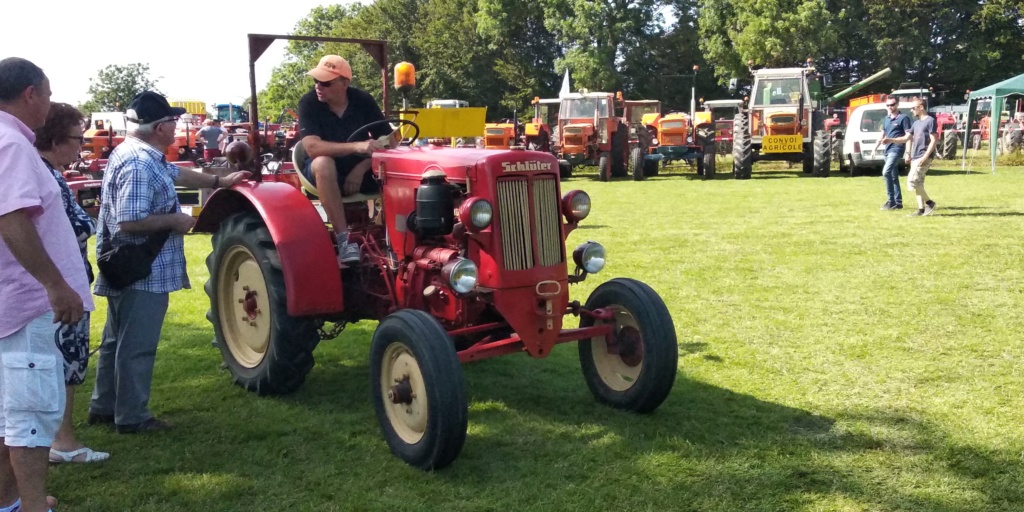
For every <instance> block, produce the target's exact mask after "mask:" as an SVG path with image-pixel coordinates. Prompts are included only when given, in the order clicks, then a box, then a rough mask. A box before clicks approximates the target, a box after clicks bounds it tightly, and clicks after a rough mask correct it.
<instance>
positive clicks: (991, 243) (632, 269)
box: [50, 158, 1024, 512]
mask: <svg viewBox="0 0 1024 512" xmlns="http://www.w3.org/2000/svg"><path fill="white" fill-rule="evenodd" d="M974 163H975V164H976V165H977V167H976V168H975V169H976V170H975V172H973V173H971V174H967V173H964V172H962V171H960V170H959V161H958V162H957V163H956V165H953V164H952V163H944V162H938V163H937V164H936V168H935V169H934V170H933V171H932V172H931V173H930V174H929V178H928V181H927V185H928V189H929V192H931V194H932V195H933V197H934V199H935V200H936V201H937V203H938V209H937V211H936V213H935V215H934V216H931V217H923V218H910V217H908V216H907V214H908V213H910V212H911V211H912V209H911V208H909V205H911V204H912V203H913V197H912V195H910V192H909V191H907V190H904V194H905V199H904V201H905V202H906V204H907V205H908V209H906V210H902V211H892V212H882V211H879V209H878V207H879V205H881V203H882V202H884V201H885V194H884V186H883V184H882V181H881V179H880V178H879V177H877V176H864V177H856V178H849V177H839V176H835V175H833V177H831V178H828V179H817V178H810V177H805V176H803V175H801V174H800V172H799V169H798V167H795V168H794V169H792V170H788V169H786V168H785V166H784V165H778V164H776V166H774V167H766V166H761V165H760V164H759V165H758V166H755V173H754V179H752V180H749V181H735V180H732V179H731V178H729V177H728V176H727V175H726V173H725V172H724V170H725V169H724V167H725V165H721V166H720V170H719V179H717V180H714V181H700V180H697V179H695V178H696V177H695V176H693V175H692V173H691V172H690V171H689V169H688V168H686V167H685V166H681V167H677V168H669V169H667V171H668V173H667V174H663V175H662V176H659V177H656V178H652V179H649V180H648V181H645V182H632V181H617V182H611V183H600V182H597V181H596V180H595V179H594V178H595V175H594V174H592V173H591V174H586V173H584V174H582V175H579V176H577V177H574V178H573V179H571V180H569V181H568V182H567V183H568V184H567V185H565V186H564V187H563V188H583V189H585V190H587V191H588V192H589V193H590V195H591V196H592V198H593V201H594V210H593V213H592V214H591V215H590V218H588V219H587V220H586V221H585V223H584V225H583V226H582V228H581V229H579V230H577V231H576V232H575V233H573V235H572V238H571V240H570V242H569V243H570V245H571V246H575V244H576V243H579V242H580V241H583V240H588V239H589V240H598V241H600V242H602V243H603V244H604V245H605V246H606V247H607V248H608V254H609V257H608V260H609V264H608V266H607V268H606V269H605V270H604V271H603V272H602V273H600V274H598V275H596V276H592V277H591V278H590V279H588V280H587V281H586V282H585V283H583V284H582V285H577V286H576V288H575V289H574V296H573V297H574V298H578V299H580V300H585V298H586V295H587V294H588V293H589V292H590V290H592V289H593V288H594V287H595V286H596V285H597V284H599V283H600V282H603V281H605V280H607V279H610V278H612V277H617V276H628V277H633V278H637V279H640V280H643V281H645V282H647V283H649V284H650V285H651V286H653V287H654V289H655V290H657V291H658V292H659V293H660V294H661V295H662V297H663V298H664V299H665V301H666V303H667V304H668V306H669V310H670V311H671V312H672V316H673V319H674V321H675V327H676V331H677V335H678V338H679V354H680V368H679V376H678V378H677V381H676V385H675V388H674V390H673V392H672V394H671V395H670V397H669V398H668V400H667V401H666V402H665V403H664V404H663V405H662V406H661V408H660V409H658V410H657V411H655V413H654V414H651V415H649V416H635V415H631V414H627V413H622V412H619V411H615V410H612V409H609V408H607V407H604V406H601V405H598V404H597V403H595V401H594V400H593V398H592V396H591V395H590V393H589V391H588V390H587V388H586V386H585V384H584V382H583V379H582V377H581V375H580V371H579V363H578V361H577V356H576V347H575V345H573V344H568V345H560V346H559V347H557V348H556V349H555V351H554V352H553V353H552V355H551V356H550V357H549V358H547V359H545V360H532V359H530V358H529V357H527V356H522V355H519V356H509V357H503V358H497V359H492V360H487V361H483V362H479V363H474V364H471V365H467V366H464V367H463V369H464V372H465V378H466V381H467V388H468V390H469V398H470V413H469V435H468V439H467V442H466V444H465V447H464V448H463V451H462V453H461V455H460V457H459V458H458V459H457V460H456V461H455V463H454V464H453V465H452V466H450V467H449V468H447V469H445V470H443V471H439V472H435V473H423V472H420V471H418V470H415V469H412V468H410V467H408V466H406V465H405V464H403V463H402V462H401V461H399V460H398V459H396V458H394V457H393V456H392V455H391V454H390V452H389V450H388V448H387V446H386V445H385V443H384V440H383V438H382V436H381V435H380V431H379V428H378V426H377V422H376V418H375V415H374V412H373V406H372V403H371V401H370V396H369V395H370V391H369V369H368V368H367V359H368V346H369V339H370V336H371V334H372V332H373V329H374V327H375V325H376V324H375V323H361V324H356V325H354V326H350V327H349V329H348V330H346V331H345V332H344V333H343V334H342V335H341V337H340V338H339V339H337V340H333V341H330V342H325V343H323V344H322V345H321V346H320V347H319V348H318V349H317V353H316V356H317V365H316V368H314V370H313V371H312V373H311V374H310V376H309V378H308V380H307V381H306V384H305V386H304V387H303V388H302V389H301V390H300V391H298V392H297V393H295V394H292V395H289V396H285V397H278V398H261V397H257V396H255V395H252V394H249V393H247V392H244V391H243V390H241V389H240V388H237V387H235V386H233V385H231V384H230V382H229V376H228V375H227V373H226V371H224V370H221V369H220V362H221V361H220V355H219V353H218V351H217V350H216V349H215V348H213V347H211V345H210V341H211V338H212V336H213V334H212V329H211V326H210V325H209V323H208V322H207V321H206V320H205V318H204V315H205V312H206V310H207V308H208V301H207V298H206V296H205V294H204V293H203V291H202V284H203V283H204V282H205V281H206V279H207V271H206V268H205V266H204V263H203V262H204V258H205V256H206V254H207V252H208V251H209V248H210V244H209V237H207V236H202V235H195V236H190V237H188V239H187V244H186V249H187V252H188V260H189V270H190V276H191V278H192V285H193V289H192V290H188V291H184V292H179V293H175V294H173V295H172V296H171V309H170V311H169V313H168V316H167V321H166V323H165V324H164V331H163V339H162V340H161V345H160V349H159V355H158V358H157V365H156V373H155V377H154V386H153V398H152V403H151V406H152V409H153V410H154V411H155V413H156V414H158V415H159V416H160V417H163V418H166V419H169V420H170V421H172V422H174V423H175V424H176V425H177V429H175V430H173V431H171V432H167V433H158V434H151V435H139V436H119V435H116V434H113V433H112V432H110V431H109V430H108V429H105V428H101V427H90V426H87V425H85V424H84V418H85V412H86V408H87V405H88V396H89V393H90V391H91V388H92V375H91V373H90V379H89V380H88V381H87V382H86V384H85V385H84V386H83V387H82V388H81V389H80V390H79V393H78V396H77V398H78V403H77V404H76V414H77V418H78V419H79V423H80V424H79V425H77V430H78V433H79V436H80V438H81V439H82V440H84V441H85V442H86V443H87V444H88V445H90V446H92V447H94V448H97V449H102V450H107V451H110V452H111V453H112V454H113V457H112V458H111V460H110V461H108V462H105V463H102V464H96V465H74V466H72V465H65V466H59V467H54V468H53V470H52V472H51V479H50V490H51V493H53V494H55V495H56V496H57V497H58V498H59V499H61V501H62V503H63V505H62V506H61V510H73V511H122V510H133V511H134V510H138V511H154V512H155V511H195V510H209V511H260V510H303V511H304V510H310V511H321V510H323V511H328V510H389V511H407V510H408V511H413V510H423V511H433V510H446V511H477V510H517V511H519V510H530V511H562V510H571V511H576V510H578V511H596V510H600V511H612V510H630V511H643V510H649V511H688V510H701V511H723V512H724V511H740V510H758V511H760V510H778V511H791V510H793V511H861V510H863V511H876V510H877V511H895V510H907V511H977V510H992V511H995V510H1006V511H1011V510H1021V509H1022V507H1024V487H1022V484H1021V482H1024V430H1022V427H1021V425H1022V424H1024V412H1022V411H1024V399H1022V398H1021V390H1022V389H1024V369H1022V368H1024V347H1022V344H1021V342H1020V339H1021V336H1020V333H1022V332H1024V318H1022V317H1021V315H1020V314H1019V311H1021V310H1022V306H1024V296H1022V289H1024V272H1022V265H1021V260H1022V249H1021V244H1020V242H1019V236H1020V233H1021V232H1022V231H1024V197H1022V194H1021V191H1022V190H1024V168H1022V167H1015V168H1014V167H1000V168H999V169H998V170H997V173H996V174H991V173H989V172H988V171H987V160H984V159H981V158H979V159H977V160H975V161H974ZM981 169H984V171H982V172H978V171H979V170H981ZM584 171H586V169H584ZM903 181H904V183H905V178H904V180H903ZM98 306H99V308H100V311H97V313H96V314H95V316H94V317H93V318H94V320H93V336H94V340H95V339H96V338H98V334H99V331H100V329H101V327H102V325H103V321H104V312H103V311H102V310H103V308H104V307H105V304H104V303H103V302H102V301H100V302H99V303H98ZM94 344H95V341H94Z"/></svg>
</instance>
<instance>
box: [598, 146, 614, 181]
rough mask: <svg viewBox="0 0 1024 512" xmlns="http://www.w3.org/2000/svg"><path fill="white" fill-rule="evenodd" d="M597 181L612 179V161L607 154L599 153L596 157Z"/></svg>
mask: <svg viewBox="0 0 1024 512" xmlns="http://www.w3.org/2000/svg"><path fill="white" fill-rule="evenodd" d="M597 179H599V180H601V181H608V180H610V179H612V160H611V157H609V156H608V153H607V152H604V153H601V154H600V155H598V157H597Z"/></svg>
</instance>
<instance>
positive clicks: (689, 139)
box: [686, 135, 693, 144]
mask: <svg viewBox="0 0 1024 512" xmlns="http://www.w3.org/2000/svg"><path fill="white" fill-rule="evenodd" d="M686 143H687V144H693V137H690V136H689V135H687V136H686Z"/></svg>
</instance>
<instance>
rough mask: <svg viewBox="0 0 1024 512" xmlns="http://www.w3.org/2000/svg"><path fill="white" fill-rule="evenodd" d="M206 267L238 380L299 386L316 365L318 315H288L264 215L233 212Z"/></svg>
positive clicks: (256, 385) (258, 385) (255, 387)
mask: <svg viewBox="0 0 1024 512" xmlns="http://www.w3.org/2000/svg"><path fill="white" fill-rule="evenodd" d="M206 267H207V268H208V269H209V271H210V280H209V281H207V282H206V285H205V286H204V289H205V290H206V294H207V295H208V296H209V297H210V310H209V311H208V312H207V314H206V318H207V319H209V320H210V322H211V323H212V324H213V331H214V335H215V336H216V339H217V346H218V347H219V348H220V351H221V356H222V357H223V358H224V362H225V364H227V368H228V371H230V372H231V376H232V378H233V379H234V381H235V384H238V385H239V386H241V387H243V388H245V389H246V390H249V391H253V392H256V393H258V394H261V395H266V394H281V393H288V392H291V391H295V390H296V389H297V388H298V387H299V386H301V385H302V383H303V381H305V380H306V375H307V374H308V373H309V371H310V370H311V369H312V368H313V349H314V348H316V346H317V343H319V341H320V337H319V335H318V334H317V326H316V323H315V322H314V321H313V320H311V319H309V318H297V317H293V316H289V315H288V308H287V302H286V293H285V285H284V274H283V273H282V270H281V260H280V258H279V257H278V255H277V248H276V247H275V246H274V240H273V239H272V238H271V236H270V231H269V230H268V229H267V226H266V224H264V222H263V219H261V218H260V216H259V215H258V214H256V213H253V212H245V213H236V214H234V215H232V216H230V217H228V218H227V219H226V220H225V221H224V222H223V223H222V224H221V228H220V230H219V231H217V233H216V234H214V235H213V251H212V252H211V253H210V255H209V256H208V257H207V258H206Z"/></svg>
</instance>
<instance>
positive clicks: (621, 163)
mask: <svg viewBox="0 0 1024 512" xmlns="http://www.w3.org/2000/svg"><path fill="white" fill-rule="evenodd" d="M611 157H612V176H614V177H616V178H623V177H625V176H626V172H627V171H626V160H627V159H628V158H629V128H627V127H626V124H625V123H621V122H620V123H619V125H618V127H617V128H616V129H615V133H614V134H613V135H612V154H611Z"/></svg>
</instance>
